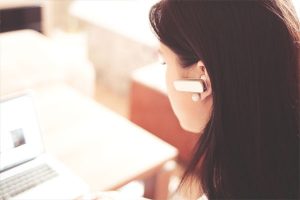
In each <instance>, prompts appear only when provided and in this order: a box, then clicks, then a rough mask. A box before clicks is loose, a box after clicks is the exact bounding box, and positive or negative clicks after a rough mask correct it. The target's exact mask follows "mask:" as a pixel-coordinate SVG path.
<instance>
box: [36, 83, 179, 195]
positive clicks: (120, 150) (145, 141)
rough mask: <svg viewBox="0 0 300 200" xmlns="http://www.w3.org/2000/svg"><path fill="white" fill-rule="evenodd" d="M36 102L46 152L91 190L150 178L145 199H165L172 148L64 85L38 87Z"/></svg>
mask: <svg viewBox="0 0 300 200" xmlns="http://www.w3.org/2000/svg"><path fill="white" fill-rule="evenodd" d="M36 104H37V109H38V113H39V118H40V124H41V125H42V127H44V130H43V131H44V133H45V134H44V141H45V145H46V150H47V151H48V152H50V153H52V154H54V156H55V157H57V158H58V159H59V160H61V161H62V162H63V163H65V165H66V166H68V167H69V168H70V169H71V170H73V171H74V172H75V173H76V174H78V175H79V176H80V177H81V178H83V179H84V180H85V181H86V182H87V183H88V184H89V185H90V187H91V189H92V190H114V189H117V188H119V187H121V186H123V185H125V184H127V183H129V182H130V181H132V180H135V179H148V180H150V179H151V180H152V182H151V183H152V185H151V184H149V185H147V188H146V192H147V194H146V197H148V198H154V199H167V195H168V194H167V187H168V180H169V177H170V171H171V170H170V169H171V168H169V169H168V167H170V166H169V164H170V161H172V160H174V159H175V158H176V156H177V150H176V149H175V148H174V147H172V146H170V145H168V144H167V143H165V142H163V141H162V140H160V139H158V138H157V137H155V136H153V135H152V134H150V133H148V132H147V131H145V130H143V129H141V128H139V127H138V126H136V125H134V124H132V123H131V122H129V121H128V120H127V119H125V118H123V117H121V116H119V115H117V114H115V113H113V112H112V111H110V110H108V109H106V108H105V107H103V106H101V105H99V104H97V103H96V102H95V101H93V100H92V99H90V98H87V97H85V96H83V95H80V94H79V93H77V92H76V91H75V90H73V89H70V88H69V87H67V86H63V85H59V86H54V87H52V88H47V89H45V88H41V89H39V90H38V92H37V95H36ZM168 163H169V164H168ZM151 177H152V178H151ZM153 180H154V181H153ZM148 183H150V181H148Z"/></svg>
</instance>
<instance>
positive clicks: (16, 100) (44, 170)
mask: <svg viewBox="0 0 300 200" xmlns="http://www.w3.org/2000/svg"><path fill="white" fill-rule="evenodd" d="M86 192H88V186H87V184H85V183H84V182H83V181H82V180H81V179H80V178H79V177H77V176H76V175H74V174H73V173H72V172H71V171H70V170H68V169H67V168H66V167H65V166H64V165H63V164H62V163H60V162H59V161H58V160H56V159H55V158H53V157H52V156H49V155H48V154H46V152H45V151H44V147H43V143H42V137H41V132H40V128H39V124H38V120H37V115H36V112H35V107H34V103H33V94H32V92H26V93H23V94H19V95H17V96H15V95H14V96H13V97H9V98H5V99H1V102H0V200H6V199H22V200H24V199H30V200H34V199H39V200H41V199H51V200H52V199H53V200H54V199H76V198H78V197H79V196H81V195H82V194H84V193H86Z"/></svg>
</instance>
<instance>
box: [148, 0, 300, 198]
mask: <svg viewBox="0 0 300 200" xmlns="http://www.w3.org/2000/svg"><path fill="white" fill-rule="evenodd" d="M150 22H151V25H152V27H153V30H154V32H155V33H156V35H157V37H158V39H159V41H160V43H161V45H160V52H161V54H162V57H163V59H164V61H165V64H166V66H167V73H166V78H167V88H168V96H169V99H170V102H171V105H172V108H173V110H174V112H175V114H176V116H177V118H178V120H179V122H180V124H181V126H182V127H183V128H184V129H186V130H188V131H191V132H194V133H197V134H201V137H200V139H199V142H198V144H197V146H196V149H195V154H194V156H193V158H192V159H191V162H190V165H189V167H188V169H187V172H186V174H185V176H184V179H183V180H187V178H188V177H189V178H190V177H192V178H194V179H196V180H198V181H199V186H198V187H199V189H201V190H202V191H203V193H204V194H205V196H206V197H207V198H208V199H241V198H247V199H258V198H264V199H266V198H268V199H275V198H280V199H287V198H288V199H298V198H300V197H299V123H300V122H299V113H300V111H299V93H300V92H299V75H300V70H299V43H298V42H299V39H300V36H299V21H298V19H297V17H296V14H295V11H294V8H293V6H292V4H291V2H290V1H288V0H285V1H283V0H277V1H273V0H257V1H254V0H252V1H207V0H205V1H201V0H197V1H180V0H177V1H173V0H162V1H160V2H158V3H157V4H156V5H154V6H153V7H152V9H151V11H150ZM198 89H199V90H198ZM174 137H176V135H174ZM182 183H183V184H184V183H185V181H183V182H182Z"/></svg>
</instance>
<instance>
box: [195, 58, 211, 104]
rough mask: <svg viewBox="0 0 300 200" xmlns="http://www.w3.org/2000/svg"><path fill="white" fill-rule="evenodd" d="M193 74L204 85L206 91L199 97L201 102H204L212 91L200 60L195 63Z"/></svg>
mask: <svg viewBox="0 0 300 200" xmlns="http://www.w3.org/2000/svg"><path fill="white" fill-rule="evenodd" d="M194 73H195V75H196V76H197V78H198V77H199V78H200V79H201V80H202V81H203V83H204V87H205V88H206V90H205V91H204V92H202V93H201V94H200V96H201V100H205V99H206V98H207V97H210V96H211V93H212V90H211V84H210V78H209V75H208V72H207V70H206V67H205V65H204V63H203V62H202V61H201V60H199V61H198V62H197V63H196V66H195V69H194Z"/></svg>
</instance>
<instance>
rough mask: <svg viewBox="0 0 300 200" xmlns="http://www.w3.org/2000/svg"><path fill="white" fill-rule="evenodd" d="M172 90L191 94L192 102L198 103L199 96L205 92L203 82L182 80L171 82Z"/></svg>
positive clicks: (199, 80) (200, 80)
mask: <svg viewBox="0 0 300 200" xmlns="http://www.w3.org/2000/svg"><path fill="white" fill-rule="evenodd" d="M173 84H174V88H175V89H176V90H177V91H179V92H191V93H193V94H192V100H193V101H195V102H196V101H199V99H200V98H201V96H200V94H201V93H203V92H204V91H206V85H205V81H204V80H203V79H202V78H200V79H183V80H176V81H174V82H173Z"/></svg>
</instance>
